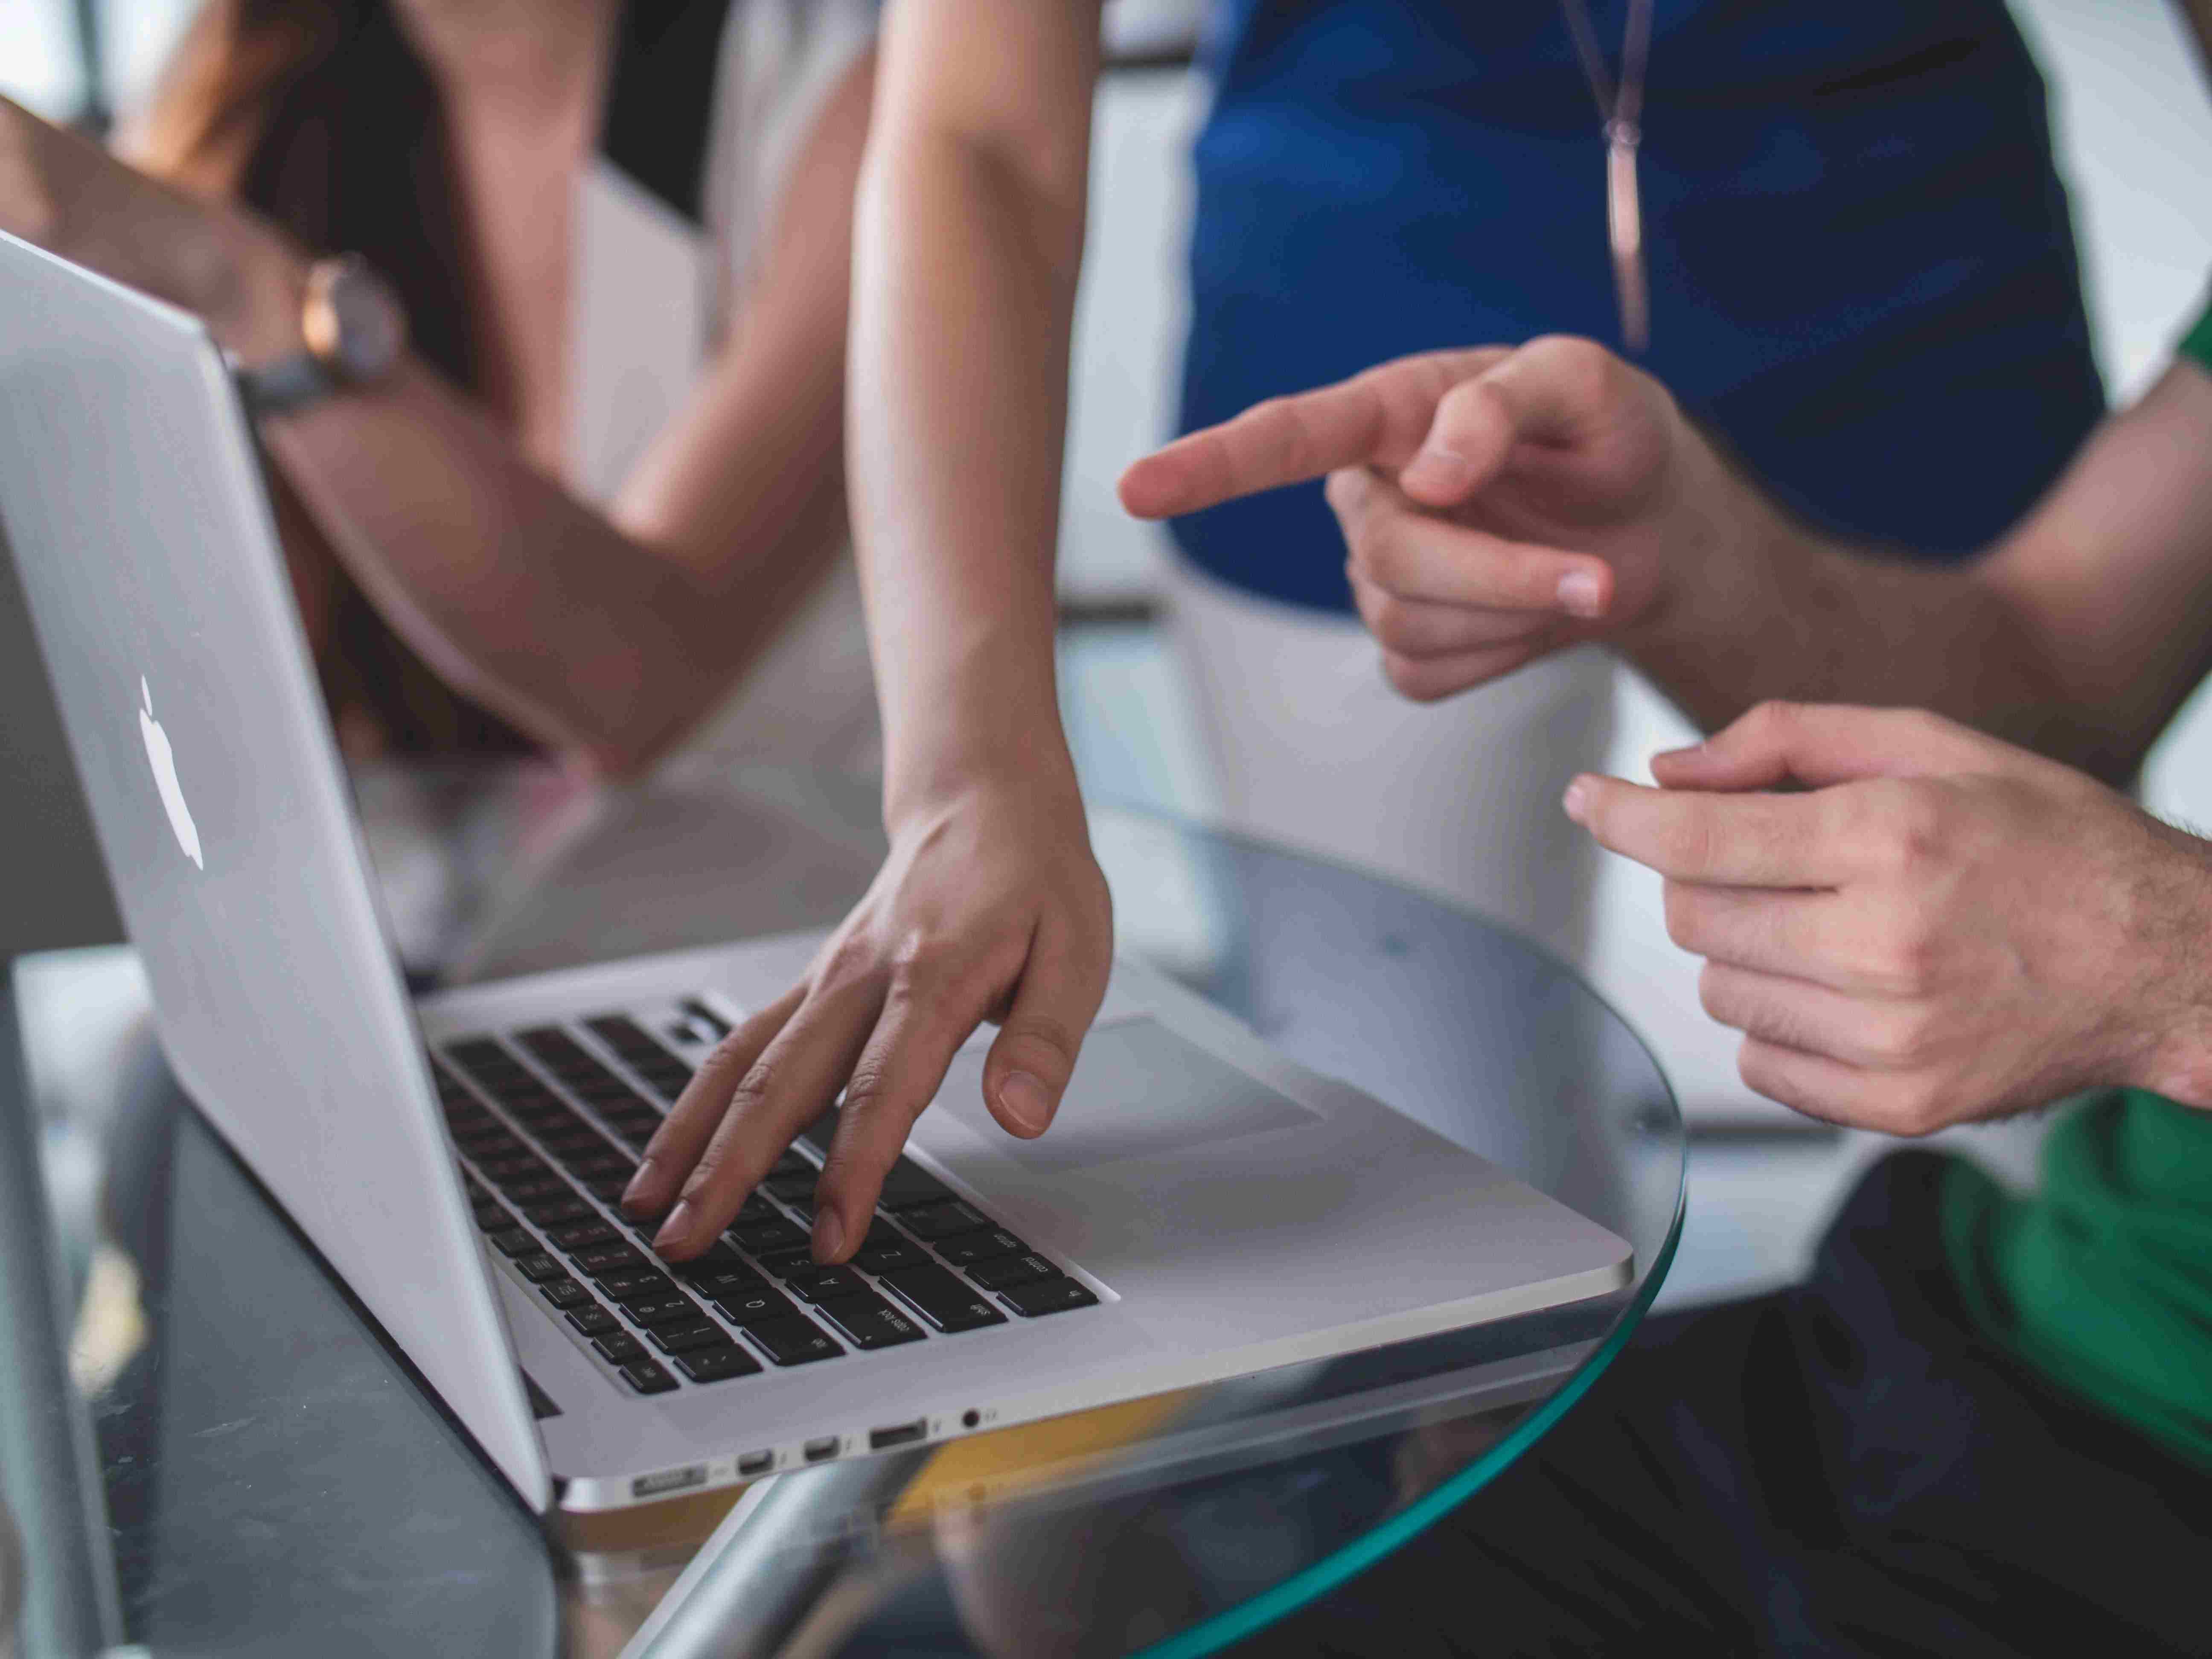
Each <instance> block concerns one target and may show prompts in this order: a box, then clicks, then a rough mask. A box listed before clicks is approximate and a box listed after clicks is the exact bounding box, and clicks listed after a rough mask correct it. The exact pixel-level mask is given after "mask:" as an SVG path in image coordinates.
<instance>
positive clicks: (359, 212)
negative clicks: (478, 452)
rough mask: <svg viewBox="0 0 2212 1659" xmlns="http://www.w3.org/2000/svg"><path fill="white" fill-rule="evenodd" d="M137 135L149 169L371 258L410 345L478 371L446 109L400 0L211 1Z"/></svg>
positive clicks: (458, 370) (442, 364)
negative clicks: (397, 4) (398, 308)
mask: <svg viewBox="0 0 2212 1659" xmlns="http://www.w3.org/2000/svg"><path fill="white" fill-rule="evenodd" d="M143 149H144V151H145V155H146V159H147V161H148V162H149V165H150V167H151V168H152V170H153V171H155V172H156V173H162V174H165V175H167V176H169V177H172V178H173V179H176V180H177V181H178V182H179V183H181V184H184V185H186V186H187V187H190V188H196V189H198V190H201V191H204V192H206V193H210V194H222V195H232V196H235V197H237V198H238V199H239V200H240V201H241V202H244V203H245V204H247V205H248V206H250V207H252V208H253V209H255V210H258V211H259V212H260V213H262V214H264V215H265V216H267V217H269V218H270V219H271V220H274V221H275V222H276V223H278V224H281V225H283V227H284V228H285V229H287V230H289V232H291V234H293V235H294V236H295V237H297V238H298V239H299V240H301V242H302V243H304V244H305V245H306V246H308V247H309V248H311V249H313V251H315V252H318V253H340V252H345V253H359V254H362V255H364V256H366V257H367V258H368V260H369V262H370V263H371V264H374V265H375V266H376V268H377V269H378V270H380V271H381V272H382V273H383V274H384V276H385V277H386V280H388V281H389V282H390V283H392V285H393V287H395V288H396V289H398V290H399V294H400V295H401V297H402V298H403V299H404V300H405V301H406V302H407V310H408V315H409V318H410V322H411V324H412V327H413V335H414V342H415V346H416V349H417V350H418V351H420V352H421V353H422V355H423V356H425V357H427V358H428V360H429V361H430V362H434V363H435V364H436V365H437V366H438V368H440V369H441V370H442V371H443V372H444V373H445V374H447V376H448V377H449V378H451V379H452V380H454V381H455V382H456V383H458V384H459V385H461V386H473V385H474V384H475V382H476V379H477V374H476V368H477V362H476V348H475V343H474V341H473V340H472V339H471V333H470V329H469V317H468V307H467V306H465V305H464V304H460V303H458V301H459V299H460V297H461V296H462V295H464V294H465V292H466V291H467V289H466V265H465V260H464V258H462V249H463V246H464V235H465V233H464V230H463V227H462V224H461V222H460V217H459V212H458V206H459V204H458V203H457V202H456V201H455V199H454V191H453V171H452V168H451V166H450V165H449V161H448V156H447V147H446V126H445V120H444V118H443V115H442V113H441V111H440V108H439V105H438V93H437V88H436V87H435V86H434V85H433V84H432V82H431V80H430V76H429V72H428V70H425V69H424V68H423V66H422V60H421V59H420V58H417V57H416V55H415V52H414V49H413V47H411V46H410V45H409V44H408V42H407V40H406V37H405V36H404V35H403V34H402V33H400V29H399V23H398V19H397V18H396V17H395V16H394V15H393V14H392V6H391V4H390V0H208V3H207V4H206V5H205V6H204V7H203V8H202V9H201V11H200V13H199V15H198V16H197V18H196V19H195V20H194V21H193V23H192V26H191V29H190V30H189V32H188V33H187V34H186V36H185V41H184V44H183V45H182V46H180V47H179V51H178V53H177V57H176V58H175V60H174V61H173V64H172V66H171V69H170V70H169V73H168V74H167V76H165V77H164V79H163V83H162V86H161V90H160V91H159V93H158V94H156V97H155V106H154V108H153V110H152V111H151V112H150V113H149V118H148V122H147V138H146V142H145V144H144V146H143ZM224 173H228V174H229V175H230V176H229V177H227V178H226V177H223V176H222V174H224Z"/></svg>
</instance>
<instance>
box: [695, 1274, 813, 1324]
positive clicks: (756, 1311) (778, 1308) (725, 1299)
mask: <svg viewBox="0 0 2212 1659" xmlns="http://www.w3.org/2000/svg"><path fill="white" fill-rule="evenodd" d="M714 1309H715V1311H716V1312H718V1313H720V1315H721V1316H722V1317H723V1318H725V1319H726V1320H728V1321H729V1322H730V1323H732V1325H742V1326H744V1328H746V1329H747V1330H750V1329H752V1328H755V1327H756V1326H760V1325H775V1324H785V1323H788V1322H790V1321H792V1320H794V1319H797V1318H798V1317H799V1310H798V1309H797V1308H795V1307H793V1306H792V1304H791V1299H790V1298H789V1297H787V1296H785V1295H784V1293H783V1292H782V1291H779V1290H776V1289H775V1288H774V1287H773V1286H770V1285H749V1286H747V1287H746V1288H745V1289H744V1290H739V1291H729V1292H727V1293H726V1294H724V1295H721V1296H718V1297H715V1298H714Z"/></svg>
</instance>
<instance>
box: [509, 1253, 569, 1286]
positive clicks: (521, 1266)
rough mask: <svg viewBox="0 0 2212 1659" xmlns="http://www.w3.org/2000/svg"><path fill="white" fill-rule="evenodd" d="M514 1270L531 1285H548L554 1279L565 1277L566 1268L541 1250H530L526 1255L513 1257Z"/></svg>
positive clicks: (566, 1274)
mask: <svg viewBox="0 0 2212 1659" xmlns="http://www.w3.org/2000/svg"><path fill="white" fill-rule="evenodd" d="M514 1270H515V1272H517V1273H520V1274H521V1275H522V1276H523V1277H524V1278H525V1279H528V1280H529V1281H530V1282H531V1283H532V1284H533V1285H550V1284H551V1283H552V1282H553V1281H554V1280H555V1279H566V1278H567V1277H568V1269H567V1268H566V1267H562V1265H561V1264H560V1262H559V1261H556V1260H555V1259H554V1258H553V1257H552V1256H550V1255H546V1254H545V1252H544V1251H543V1250H532V1251H531V1252H530V1254H529V1255H519V1256H517V1257H515V1258H514Z"/></svg>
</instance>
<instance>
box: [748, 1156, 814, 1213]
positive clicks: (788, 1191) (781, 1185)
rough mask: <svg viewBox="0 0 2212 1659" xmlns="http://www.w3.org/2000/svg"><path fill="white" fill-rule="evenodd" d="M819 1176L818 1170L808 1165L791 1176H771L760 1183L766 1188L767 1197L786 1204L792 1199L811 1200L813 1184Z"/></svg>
mask: <svg viewBox="0 0 2212 1659" xmlns="http://www.w3.org/2000/svg"><path fill="white" fill-rule="evenodd" d="M820 1174H821V1172H820V1171H819V1170H816V1169H814V1168H812V1167H811V1165H810V1166H809V1167H808V1168H807V1169H805V1170H800V1171H798V1172H796V1173H794V1174H792V1175H787V1176H775V1175H772V1176H769V1178H768V1179H767V1180H766V1181H763V1182H761V1185H762V1186H763V1187H765V1188H768V1192H769V1197H771V1198H780V1199H781V1200H783V1201H784V1202H785V1203H787V1204H788V1203H790V1202H791V1201H792V1200H793V1199H800V1198H812V1197H813V1196H814V1183H815V1182H816V1181H817V1179H819V1177H820Z"/></svg>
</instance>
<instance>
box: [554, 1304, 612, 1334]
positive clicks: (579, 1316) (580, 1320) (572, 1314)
mask: <svg viewBox="0 0 2212 1659" xmlns="http://www.w3.org/2000/svg"><path fill="white" fill-rule="evenodd" d="M567 1317H568V1322H569V1323H570V1324H571V1325H574V1327H575V1328H577V1329H578V1330H580V1331H581V1332H582V1333H583V1334H585V1335H586V1336H605V1335H607V1334H609V1333H610V1332H613V1331H618V1330H620V1329H622V1326H621V1324H620V1322H617V1320H616V1318H615V1316H613V1315H612V1314H611V1313H609V1312H608V1311H607V1310H605V1308H571V1309H570V1310H568V1316H567Z"/></svg>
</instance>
